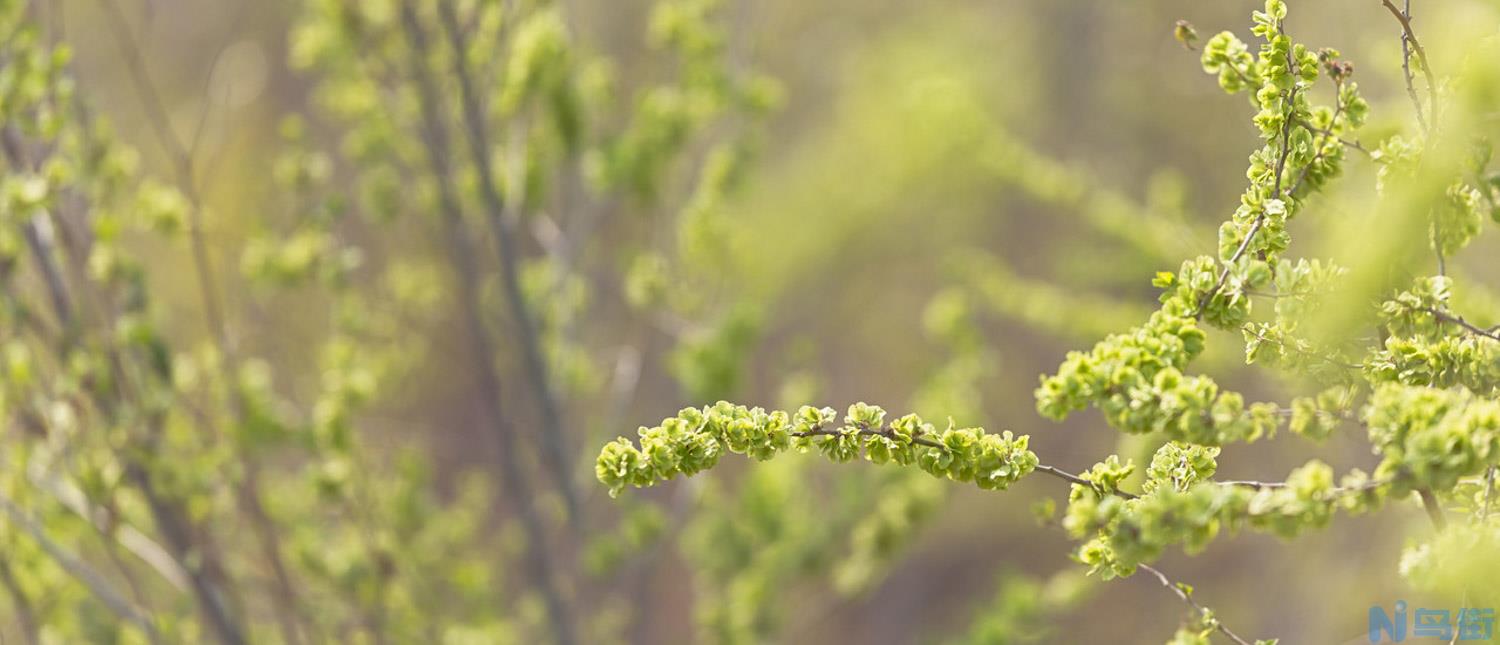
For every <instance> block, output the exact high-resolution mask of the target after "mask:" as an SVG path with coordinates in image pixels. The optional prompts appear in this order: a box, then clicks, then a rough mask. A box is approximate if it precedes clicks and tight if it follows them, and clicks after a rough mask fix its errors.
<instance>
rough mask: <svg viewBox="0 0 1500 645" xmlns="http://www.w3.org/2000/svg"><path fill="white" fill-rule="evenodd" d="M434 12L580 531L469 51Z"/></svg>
mask: <svg viewBox="0 0 1500 645" xmlns="http://www.w3.org/2000/svg"><path fill="white" fill-rule="evenodd" d="M437 10H438V16H439V18H440V20H441V22H442V24H443V30H444V31H445V32H446V33H447V36H448V44H449V46H450V47H451V48H452V49H453V51H452V61H453V75H454V77H456V78H457V79H458V91H459V98H460V101H459V102H460V104H461V108H462V110H463V117H464V127H465V129H466V130H467V134H468V136H467V137H465V139H467V140H468V142H469V155H470V156H471V157H473V158H474V168H475V170H476V171H477V174H478V175H479V182H478V183H479V196H480V198H481V199H482V200H483V201H484V208H485V211H486V214H487V215H488V218H489V223H490V232H491V233H492V234H493V235H494V236H495V245H496V246H497V247H498V249H499V255H500V283H501V286H502V288H503V289H504V291H505V301H506V304H507V306H508V307H509V308H510V313H511V317H512V318H514V319H515V323H516V336H518V340H519V341H520V342H519V344H520V346H521V355H522V360H523V362H524V363H525V367H526V378H527V380H528V381H530V384H531V389H532V393H533V395H535V397H536V402H537V408H538V409H539V411H540V413H541V430H542V433H541V434H542V446H543V449H544V458H545V459H546V460H547V467H548V470H550V471H551V474H552V477H553V479H555V480H556V485H557V489H558V492H559V493H561V495H562V498H563V503H564V504H565V505H566V506H567V510H568V517H569V519H570V520H571V521H572V524H573V526H574V528H575V529H576V528H580V527H581V523H582V522H581V520H582V518H581V517H580V512H579V507H578V492H577V491H576V490H575V489H574V487H573V478H572V477H571V475H570V473H571V471H572V469H571V468H569V466H568V463H569V462H568V451H567V445H566V441H565V440H566V436H565V435H564V434H563V428H562V414H561V413H560V412H559V410H558V401H557V394H556V392H555V391H554V390H553V386H552V376H551V374H550V373H549V370H548V367H547V361H546V359H545V358H544V357H543V356H542V346H541V340H540V339H539V337H538V333H537V319H536V317H535V316H534V315H533V313H532V311H531V307H530V305H528V304H527V302H526V294H525V293H524V292H523V291H522V290H521V276H520V266H519V259H520V250H519V249H517V248H516V240H515V233H514V231H513V230H512V226H513V222H512V214H511V213H510V212H508V209H507V208H506V206H505V198H504V196H502V195H501V194H500V188H499V186H497V185H496V184H495V170H494V168H493V167H492V165H491V163H490V152H491V143H490V133H489V126H488V124H486V122H485V115H484V108H483V106H482V105H481V103H480V98H479V93H478V91H477V90H476V89H475V87H474V78H473V73H472V72H471V71H470V69H469V58H468V46H467V44H466V43H465V41H464V32H463V29H462V28H461V27H460V26H459V22H458V15H457V12H456V11H455V10H454V8H453V3H452V2H451V0H442V1H441V2H438V3H437Z"/></svg>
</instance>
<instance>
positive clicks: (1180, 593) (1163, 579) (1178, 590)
mask: <svg viewBox="0 0 1500 645" xmlns="http://www.w3.org/2000/svg"><path fill="white" fill-rule="evenodd" d="M1138 566H1140V568H1141V570H1142V571H1145V572H1146V573H1149V574H1151V575H1153V576H1155V577H1156V581H1157V582H1160V583H1161V586H1163V587H1166V588H1167V589H1168V590H1170V591H1171V592H1172V593H1174V594H1177V597H1178V598H1181V599H1182V601H1183V602H1185V603H1187V604H1188V606H1189V607H1192V608H1193V611H1196V612H1198V614H1199V615H1201V616H1203V617H1204V618H1209V619H1211V620H1213V625H1214V629H1217V630H1218V631H1219V633H1220V634H1223V635H1225V636H1227V637H1229V640H1232V641H1234V642H1235V643H1238V644H1239V645H1250V642H1249V641H1247V640H1245V639H1243V638H1240V636H1239V634H1236V633H1234V632H1233V631H1230V629H1229V628H1228V627H1225V626H1224V623H1222V622H1219V620H1218V619H1217V618H1214V617H1213V612H1211V611H1209V610H1208V609H1207V608H1205V607H1204V606H1203V605H1200V604H1198V601H1197V600H1194V599H1193V594H1191V593H1188V591H1187V590H1186V589H1184V588H1183V587H1182V586H1181V585H1178V584H1174V583H1173V582H1172V580H1171V579H1169V578H1167V574H1165V573H1162V572H1161V571H1158V570H1157V569H1156V568H1155V567H1152V566H1151V565H1149V564H1141V565H1138Z"/></svg>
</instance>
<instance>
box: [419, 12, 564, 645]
mask: <svg viewBox="0 0 1500 645" xmlns="http://www.w3.org/2000/svg"><path fill="white" fill-rule="evenodd" d="M401 23H402V28H403V30H404V32H405V35H406V39H407V41H408V42H409V43H410V44H411V48H412V52H411V53H412V74H413V76H414V77H415V81H416V84H417V93H418V100H419V102H420V105H421V119H422V129H423V141H424V143H425V144H426V146H425V147H426V150H427V157H428V163H429V164H430V165H431V166H432V172H433V181H434V183H435V184H436V186H437V196H438V202H439V208H440V209H441V211H442V219H443V225H444V230H445V231H446V235H447V238H448V240H447V243H448V247H449V253H448V255H449V260H450V261H451V262H452V263H453V272H454V273H455V274H456V275H455V277H456V278H457V279H458V288H459V294H458V296H459V297H458V300H459V304H460V307H461V309H462V310H463V318H464V326H465V328H466V330H467V333H468V335H469V342H470V344H471V346H472V350H473V351H471V352H470V357H471V358H472V359H473V361H474V369H475V371H476V372H477V377H478V380H479V387H480V393H479V400H480V402H481V403H482V404H483V405H484V411H485V415H486V416H487V417H488V421H489V422H490V424H492V426H493V428H492V429H493V432H492V433H491V434H493V435H494V438H495V441H496V442H497V443H498V444H499V445H498V447H499V453H500V454H499V457H500V462H501V463H500V468H499V470H500V477H501V479H502V480H503V481H504V484H505V488H506V490H507V491H508V493H509V494H508V495H507V496H506V497H507V499H509V500H510V501H511V502H513V503H514V504H515V507H516V512H517V514H518V515H520V519H521V525H522V528H523V529H524V530H525V532H526V541H527V546H528V547H529V548H530V550H531V553H530V556H529V557H527V558H525V563H526V566H527V568H528V569H530V573H531V577H532V578H534V579H535V584H536V585H537V589H538V590H539V592H540V594H541V596H542V600H543V602H544V603H545V604H546V607H547V615H548V618H549V620H550V622H551V625H552V631H553V636H554V637H555V638H556V640H557V642H558V643H559V645H573V644H574V643H577V642H578V639H577V637H576V635H575V632H574V623H573V618H572V615H571V612H570V611H569V609H568V606H567V604H566V602H565V601H564V600H563V595H562V591H561V589H560V588H559V585H558V582H557V580H556V579H555V578H554V575H555V574H554V570H553V561H552V557H551V553H550V551H551V549H550V548H549V544H550V542H549V540H548V538H547V534H546V531H545V529H544V527H543V524H542V518H541V516H540V514H539V513H538V512H537V509H536V506H535V495H534V494H533V493H532V490H531V486H530V484H529V483H528V482H527V480H526V473H525V472H524V471H522V463H521V459H520V457H521V455H520V452H519V450H518V448H519V446H518V445H517V442H516V435H515V432H514V430H513V429H512V428H511V427H510V424H509V423H508V422H507V419H506V417H505V415H504V410H502V409H501V407H500V375H499V371H498V370H497V369H496V367H495V352H494V349H495V348H494V342H493V340H492V339H491V338H490V331H489V329H488V328H487V327H486V326H485V323H484V314H483V312H482V310H481V308H480V293H479V263H478V259H477V258H476V256H475V252H474V240H473V239H472V237H471V236H470V234H469V233H470V232H469V229H468V226H467V225H466V224H465V222H464V217H463V211H462V209H461V207H460V205H459V199H458V195H457V194H456V193H455V190H454V186H453V181H454V180H453V171H452V169H451V168H450V167H449V163H450V155H451V151H450V144H449V141H450V139H449V134H448V126H447V124H446V123H445V122H444V121H443V113H444V109H443V106H442V105H441V103H440V102H439V96H440V95H439V93H438V88H437V83H436V81H434V80H433V77H432V71H431V70H430V69H429V68H428V67H427V61H428V60H429V52H430V48H429V44H428V41H427V34H426V32H425V31H423V29H422V24H421V21H420V18H419V17H418V16H417V11H416V8H415V7H414V6H413V5H412V2H410V1H408V2H403V3H402V4H401ZM481 183H483V182H481Z"/></svg>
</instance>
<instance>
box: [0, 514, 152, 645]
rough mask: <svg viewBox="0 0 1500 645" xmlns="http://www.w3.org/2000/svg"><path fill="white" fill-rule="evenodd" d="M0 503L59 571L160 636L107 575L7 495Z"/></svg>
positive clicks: (129, 619)
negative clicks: (47, 529) (65, 545)
mask: <svg viewBox="0 0 1500 645" xmlns="http://www.w3.org/2000/svg"><path fill="white" fill-rule="evenodd" d="M0 507H3V508H4V509H5V514H6V515H8V516H10V520H11V522H13V523H14V524H17V525H19V526H20V527H21V528H22V529H23V530H25V531H26V533H27V534H29V535H31V538H32V539H33V540H36V543H37V544H38V545H40V546H41V547H42V550H43V551H46V552H47V555H48V556H49V557H51V558H52V560H53V561H55V562H56V563H57V566H59V567H62V569H63V571H66V572H68V575H70V576H73V577H74V578H75V579H77V580H78V581H79V582H81V583H83V586H84V587H87V588H88V590H89V592H90V593H93V594H94V596H95V597H96V598H98V599H99V601H100V602H102V603H104V606H106V607H108V608H109V610H110V611H112V612H114V613H115V614H116V615H118V616H120V617H121V618H123V619H125V620H126V621H127V622H129V623H131V624H133V625H135V626H136V627H139V628H140V629H141V631H143V632H145V633H146V635H147V636H148V637H150V638H151V639H152V640H153V641H155V640H157V639H159V638H160V634H158V633H157V631H156V624H155V623H154V622H153V621H152V620H151V618H149V617H148V616H146V615H145V613H143V612H142V611H140V610H139V609H138V608H136V607H135V606H134V605H132V604H131V603H130V600H129V599H128V598H126V597H125V595H124V594H122V593H120V591H119V590H117V589H115V588H114V586H113V585H111V584H110V582H109V580H108V579H106V578H105V577H104V576H102V575H100V574H99V573H98V572H97V571H94V570H93V569H92V568H90V567H89V565H88V564H87V563H85V562H84V561H83V560H82V559H80V558H79V557H78V556H76V555H73V554H72V553H69V552H68V550H67V549H65V548H63V547H62V545H59V544H58V543H56V542H54V541H53V540H52V538H51V537H50V536H48V535H47V532H46V530H45V529H43V528H42V525H41V523H40V522H37V521H36V519H34V518H32V517H31V516H30V515H27V514H26V512H25V511H24V510H22V509H21V507H19V506H17V505H16V503H15V502H13V501H11V500H10V499H9V498H6V497H0Z"/></svg>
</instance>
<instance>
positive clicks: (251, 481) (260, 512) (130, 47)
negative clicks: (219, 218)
mask: <svg viewBox="0 0 1500 645" xmlns="http://www.w3.org/2000/svg"><path fill="white" fill-rule="evenodd" d="M98 2H99V4H100V5H101V6H102V7H103V8H104V9H105V10H106V11H108V12H109V13H110V18H111V23H112V24H113V25H114V29H113V33H114V36H115V40H116V43H117V44H118V45H119V48H120V53H121V54H122V55H123V57H124V59H125V64H126V67H127V68H128V70H129V72H130V75H131V77H132V79H133V80H134V81H135V83H134V84H135V89H136V93H137V95H138V96H139V98H140V100H141V104H142V106H143V107H144V108H145V111H146V116H147V119H146V120H147V122H148V123H149V124H150V126H151V129H152V130H153V131H154V132H155V134H156V140H157V143H158V144H159V145H160V146H161V147H162V150H163V151H164V152H165V153H166V155H167V157H168V159H169V161H170V163H171V166H172V169H173V172H174V173H175V175H176V179H177V184H178V188H179V189H180V190H182V192H183V196H184V197H186V198H187V201H188V209H187V210H188V237H189V245H190V246H191V251H192V256H193V266H194V269H195V273H196V276H197V281H198V289H199V296H200V300H201V304H202V306H203V313H204V318H205V322H206V323H207V325H208V328H209V330H208V331H209V333H210V334H211V335H212V336H213V338H214V340H215V343H216V346H217V349H218V352H219V355H220V358H221V361H222V365H223V375H222V380H223V385H224V387H225V388H227V390H228V392H227V395H228V399H229V402H230V407H231V411H232V412H233V414H234V416H235V418H236V419H241V420H243V419H244V418H245V402H244V399H243V393H242V392H241V391H240V389H239V387H238V374H239V362H238V357H237V355H236V354H235V351H234V347H233V345H232V344H231V343H230V339H229V331H228V326H227V325H226V323H225V317H224V312H223V305H222V302H223V301H222V300H221V298H220V296H219V292H218V289H217V285H216V283H215V277H214V276H215V272H214V265H213V259H212V257H211V255H210V254H209V251H208V243H207V241H206V240H205V239H204V232H203V204H202V199H201V197H200V195H199V194H198V190H197V181H196V177H195V173H194V170H193V157H192V153H191V151H190V150H189V149H188V148H187V147H186V146H184V145H183V143H182V141H181V140H179V139H178V138H177V136H176V134H174V133H173V132H172V126H171V121H170V119H169V117H168V115H167V111H166V107H165V106H164V105H163V103H162V100H161V96H160V95H159V94H158V93H157V92H156V86H155V84H154V83H153V82H152V81H151V77H150V74H149V73H148V72H147V70H146V62H145V59H144V57H143V56H142V54H141V50H140V47H139V45H137V43H136V41H135V39H134V37H133V36H132V35H131V34H130V33H129V31H128V27H127V25H128V23H127V22H126V19H125V15H124V13H123V12H122V11H121V10H120V7H119V5H118V4H116V3H115V2H114V1H113V0H98ZM236 455H237V456H238V458H239V461H240V465H241V467H242V468H243V469H244V478H243V479H242V480H241V481H240V483H239V486H238V487H237V488H238V491H237V493H238V496H239V499H240V505H241V507H242V508H243V509H244V510H245V512H246V514H247V515H248V516H249V519H250V523H251V526H252V527H253V529H254V532H255V534H256V538H257V542H258V543H259V546H260V549H261V555H262V557H263V558H265V560H266V563H267V565H268V566H269V567H270V568H271V572H272V576H273V579H274V581H275V587H276V588H275V590H274V591H273V593H272V594H271V597H272V605H273V606H274V607H275V608H276V617H277V620H278V623H279V625H280V629H281V632H282V636H283V637H284V638H285V639H286V641H287V642H288V643H290V644H292V645H299V644H300V643H301V642H302V636H301V634H300V629H299V621H300V614H299V612H298V610H297V606H298V605H297V594H296V589H295V588H294V586H293V585H292V582H291V577H290V575H289V573H288V571H287V569H286V564H285V561H284V559H283V558H282V554H281V546H280V541H279V538H278V537H277V535H276V529H275V527H274V526H273V525H272V522H271V517H270V514H269V512H268V511H267V510H266V508H265V504H264V503H263V502H262V500H261V498H260V492H259V488H260V486H259V473H260V466H259V464H258V463H257V462H256V460H255V459H254V458H253V456H251V455H249V454H247V453H246V452H245V451H243V450H240V451H236Z"/></svg>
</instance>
